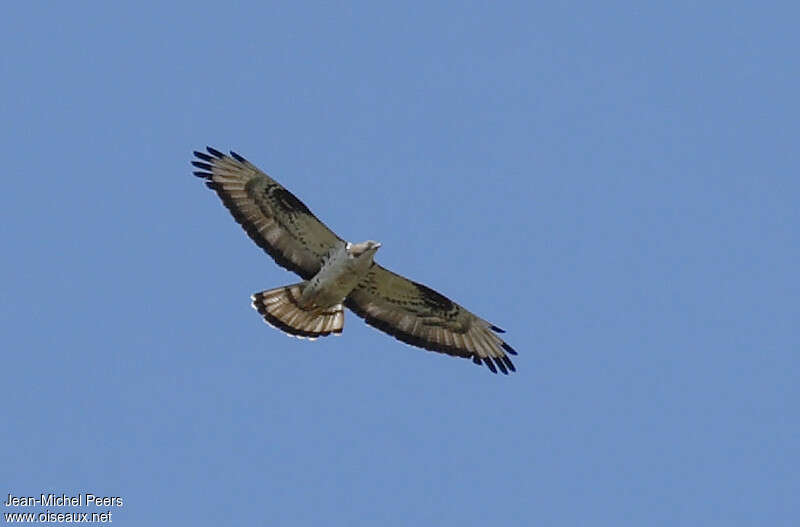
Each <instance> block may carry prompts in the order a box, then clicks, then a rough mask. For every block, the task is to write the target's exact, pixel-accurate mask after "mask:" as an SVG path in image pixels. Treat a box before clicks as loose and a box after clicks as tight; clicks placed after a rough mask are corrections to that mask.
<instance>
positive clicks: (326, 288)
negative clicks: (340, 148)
mask: <svg viewBox="0 0 800 527" xmlns="http://www.w3.org/2000/svg"><path fill="white" fill-rule="evenodd" d="M206 151H207V153H205V152H197V151H195V152H194V155H195V157H196V158H197V160H194V161H192V165H194V166H195V167H196V168H198V169H200V170H198V171H195V172H194V175H195V176H198V177H200V178H202V179H204V180H205V184H206V186H207V187H209V188H210V189H212V190H214V191H215V192H216V193H217V195H218V196H219V197H220V199H222V203H223V204H224V205H225V207H227V208H228V210H230V212H231V214H233V217H234V219H235V220H236V221H237V222H238V223H239V224H240V225H241V226H242V227H243V228H244V230H245V231H246V232H247V234H248V235H249V236H250V238H251V239H252V240H253V241H254V242H256V244H257V245H258V246H259V247H261V248H262V249H264V251H266V252H267V253H268V254H269V255H270V256H272V258H273V259H274V260H275V262H276V263H277V264H278V265H280V266H282V267H285V268H286V269H289V270H290V271H293V272H295V273H297V274H298V275H300V277H301V278H302V279H303V281H302V282H298V283H296V284H291V285H287V286H283V287H278V288H275V289H270V290H267V291H262V292H260V293H256V294H254V295H253V296H252V301H253V307H254V308H255V309H256V310H257V311H258V312H259V313H260V314H261V316H262V317H263V318H264V320H265V321H266V322H267V323H268V324H270V325H271V326H274V327H276V328H278V329H280V330H282V331H284V332H285V333H287V334H289V335H294V336H296V337H301V338H308V339H312V340H313V339H315V338H317V337H324V336H327V335H332V334H333V335H339V334H341V332H342V328H343V326H344V308H345V307H347V308H349V309H350V310H351V311H353V312H354V313H355V314H356V315H358V316H359V317H361V318H363V319H364V320H365V321H366V322H367V324H369V325H371V326H374V327H376V328H378V329H379V330H381V331H384V332H386V333H388V334H389V335H392V336H393V337H395V338H397V339H399V340H401V341H403V342H406V343H408V344H411V345H412V346H417V347H420V348H424V349H427V350H431V351H437V352H441V353H446V354H448V355H454V356H458V357H465V358H470V359H472V361H473V362H474V363H475V364H479V365H480V364H485V365H486V366H487V367H488V368H489V369H490V370H491V371H492V372H494V373H497V371H498V370H500V371H501V372H503V373H505V374H508V372H509V371H516V368H515V367H514V364H513V363H512V362H511V359H510V358H509V357H508V355H507V354H511V355H516V354H517V352H516V351H514V349H513V348H512V347H511V346H509V345H508V344H506V343H505V342H504V341H503V339H501V338H500V337H498V336H497V335H496V333H505V331H503V330H502V329H500V328H499V327H497V326H495V325H493V324H491V323H489V322H487V321H485V320H484V319H482V318H480V317H478V316H476V315H474V314H472V313H471V312H470V311H467V310H466V309H464V308H463V307H461V306H460V305H458V304H456V303H455V302H453V301H452V300H450V299H449V298H447V297H446V296H444V295H442V294H440V293H437V292H436V291H434V290H433V289H431V288H429V287H427V286H424V285H422V284H418V283H417V282H414V281H412V280H409V279H408V278H405V277H403V276H400V275H398V274H395V273H393V272H392V271H389V270H388V269H385V268H384V267H382V266H380V265H379V264H378V263H376V262H375V260H374V256H375V253H376V251H377V250H378V249H379V248H380V246H381V244H380V243H378V242H375V241H372V240H367V241H365V242H361V243H350V242H347V241H345V240H343V239H341V238H340V237H339V236H337V235H336V234H334V232H333V231H331V230H330V229H329V228H328V227H327V226H325V224H324V223H322V222H321V221H320V220H318V219H317V217H316V216H314V214H313V213H312V212H311V211H310V210H309V209H308V207H306V206H305V205H304V204H303V203H302V202H301V201H300V200H299V199H297V197H296V196H295V195H294V194H292V193H291V192H289V191H288V190H286V189H285V188H284V187H283V186H282V185H281V184H280V183H278V182H277V181H275V180H274V179H272V178H271V177H269V176H268V175H267V174H265V173H264V172H262V171H261V170H259V169H258V168H257V167H256V166H255V165H253V164H252V163H250V162H249V161H247V160H246V159H245V158H243V157H242V156H240V155H239V154H237V153H235V152H231V153H230V155H229V156H228V155H225V154H223V153H222V152H220V151H218V150H215V149H213V148H211V147H207V148H206Z"/></svg>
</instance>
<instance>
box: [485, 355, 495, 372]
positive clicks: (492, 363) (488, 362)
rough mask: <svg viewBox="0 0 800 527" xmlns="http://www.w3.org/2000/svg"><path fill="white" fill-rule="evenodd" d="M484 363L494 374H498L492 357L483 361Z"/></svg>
mask: <svg viewBox="0 0 800 527" xmlns="http://www.w3.org/2000/svg"><path fill="white" fill-rule="evenodd" d="M483 363H484V364H486V366H487V367H488V368H489V369H490V370H492V373H497V367H496V366H495V365H494V362H492V358H491V357H486V358H485V359H483Z"/></svg>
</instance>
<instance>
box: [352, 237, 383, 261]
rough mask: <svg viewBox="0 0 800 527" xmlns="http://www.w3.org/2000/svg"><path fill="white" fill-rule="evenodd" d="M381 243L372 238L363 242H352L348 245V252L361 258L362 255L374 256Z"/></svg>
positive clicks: (354, 256)
mask: <svg viewBox="0 0 800 527" xmlns="http://www.w3.org/2000/svg"><path fill="white" fill-rule="evenodd" d="M380 247H381V244H380V243H379V242H374V241H372V240H367V241H365V242H361V243H352V244H349V245H348V246H347V253H348V254H349V255H350V256H352V257H353V258H361V257H362V256H368V257H369V258H372V256H373V255H374V254H375V251H377V250H378V249H380Z"/></svg>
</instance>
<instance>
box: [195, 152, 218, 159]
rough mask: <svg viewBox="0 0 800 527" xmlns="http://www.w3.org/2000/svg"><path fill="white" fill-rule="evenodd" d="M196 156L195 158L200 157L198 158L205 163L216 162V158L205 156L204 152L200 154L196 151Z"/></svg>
mask: <svg viewBox="0 0 800 527" xmlns="http://www.w3.org/2000/svg"><path fill="white" fill-rule="evenodd" d="M194 155H195V157H198V158H200V159H202V160H203V161H214V158H213V157H211V156H210V155H208V154H205V153H203V152H198V151H197V150H195V151H194Z"/></svg>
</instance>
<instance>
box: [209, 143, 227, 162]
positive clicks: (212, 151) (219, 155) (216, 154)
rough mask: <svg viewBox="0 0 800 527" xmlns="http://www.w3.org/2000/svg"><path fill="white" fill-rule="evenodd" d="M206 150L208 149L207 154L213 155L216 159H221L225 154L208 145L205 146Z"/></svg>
mask: <svg viewBox="0 0 800 527" xmlns="http://www.w3.org/2000/svg"><path fill="white" fill-rule="evenodd" d="M206 150H208V153H209V154H211V155H212V156H214V157H216V158H218V159H222V158H224V157H225V154H223V153H222V152H220V151H219V150H217V149H216V148H211V147H210V146H207V147H206Z"/></svg>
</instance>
